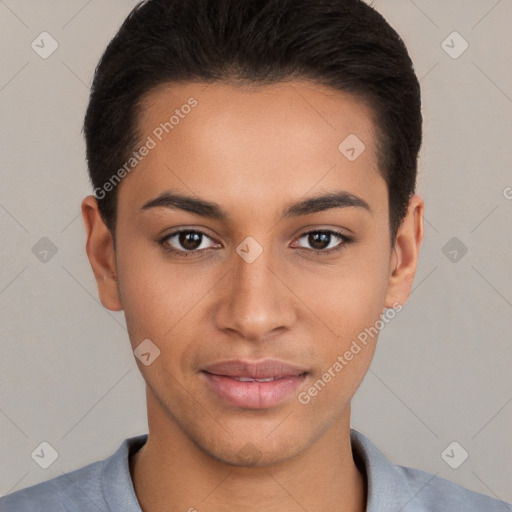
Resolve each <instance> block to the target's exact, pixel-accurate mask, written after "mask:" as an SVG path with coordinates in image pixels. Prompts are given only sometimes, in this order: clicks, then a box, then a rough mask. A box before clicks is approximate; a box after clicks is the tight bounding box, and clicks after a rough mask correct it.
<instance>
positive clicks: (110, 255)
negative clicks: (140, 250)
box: [82, 196, 123, 311]
mask: <svg viewBox="0 0 512 512" xmlns="http://www.w3.org/2000/svg"><path fill="white" fill-rule="evenodd" d="M82 218H83V221H84V225H85V230H86V233H87V244H86V252H87V257H88V258H89V262H90V264H91V267H92V271H93V273H94V277H95V278H96V283H97V285H98V294H99V298H100V301H101V303H102V304H103V305H104V306H105V307H106V308H107V309H109V310H110V311H121V310H122V309H123V305H122V303H121V297H120V293H119V288H118V286H117V279H118V277H117V271H116V260H115V252H114V242H113V239H112V234H111V232H110V230H109V229H108V228H107V226H106V225H105V223H104V222H103V218H102V217H101V214H100V211H99V209H98V202H97V200H96V198H95V197H94V196H87V197H86V198H85V199H84V200H83V201H82Z"/></svg>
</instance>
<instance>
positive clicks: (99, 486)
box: [0, 434, 147, 512]
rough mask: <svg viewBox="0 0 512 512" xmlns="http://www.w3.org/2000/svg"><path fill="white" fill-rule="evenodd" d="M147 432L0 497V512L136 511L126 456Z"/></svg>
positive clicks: (141, 443) (142, 441)
mask: <svg viewBox="0 0 512 512" xmlns="http://www.w3.org/2000/svg"><path fill="white" fill-rule="evenodd" d="M146 440H147V434H142V435H139V436H136V437H131V438H128V439H125V440H124V441H123V442H122V443H121V445H120V446H119V448H118V449H117V451H115V452H114V453H112V454H111V455H110V456H109V457H107V458H106V459H104V460H100V461H96V462H93V463H91V464H88V465H87V466H84V467H82V468H79V469H76V470H74V471H71V472H68V473H63V474H62V475H60V476H58V477H55V478H52V479H51V480H47V481H46V482H41V483H39V484H36V485H33V486H31V487H27V488H25V489H21V490H19V491H16V492H13V493H11V494H8V495H7V496H4V497H3V498H0V512H50V511H51V512H109V511H110V510H123V511H124V512H140V508H139V506H138V502H137V498H136V496H135V491H134V489H133V484H132V481H131V476H130V469H129V457H130V455H131V454H132V453H134V452H135V451H136V450H137V449H139V448H140V447H141V446H142V445H143V444H144V443H145V442H146Z"/></svg>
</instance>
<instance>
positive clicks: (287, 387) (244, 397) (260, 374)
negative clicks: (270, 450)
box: [201, 359, 309, 409]
mask: <svg viewBox="0 0 512 512" xmlns="http://www.w3.org/2000/svg"><path fill="white" fill-rule="evenodd" d="M201 374H202V375H204V378H205V381H206V383H207V385H208V388H209V390H210V391H213V393H214V394H215V395H216V398H217V399H220V400H221V401H222V402H224V403H226V404H229V405H232V406H233V405H234V406H236V407H240V408H244V409H265V408H269V407H273V406H276V405H279V404H281V403H282V402H284V401H285V400H286V399H287V398H289V397H290V396H292V395H294V394H295V393H296V392H297V390H298V388H300V387H301V386H302V384H303V383H304V381H305V380H306V377H307V375H308V374H309V371H308V370H307V369H305V368H301V367H298V366H295V365H291V364H289V363H285V362H283V361H279V360H275V359H265V360H263V361H253V362H251V361H241V360H233V361H224V362H221V363H217V364H214V365H210V366H207V367H206V368H205V369H203V370H202V372H201Z"/></svg>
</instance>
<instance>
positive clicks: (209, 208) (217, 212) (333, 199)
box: [141, 190, 373, 221]
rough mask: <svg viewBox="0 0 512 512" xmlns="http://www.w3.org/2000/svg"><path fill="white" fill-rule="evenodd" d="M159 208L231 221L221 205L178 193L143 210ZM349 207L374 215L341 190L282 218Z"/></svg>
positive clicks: (286, 211) (303, 204) (297, 206)
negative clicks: (361, 209)
mask: <svg viewBox="0 0 512 512" xmlns="http://www.w3.org/2000/svg"><path fill="white" fill-rule="evenodd" d="M159 207H162V208H169V209H173V210H175V209H179V210H184V211H186V212H189V213H193V214H195V215H199V216H201V217H208V218H211V219H215V220H219V221H227V220H228V219H229V213H228V212H227V211H226V210H225V209H224V208H223V207H222V206H221V205H219V204H217V203H214V202H211V201H206V200H205V199H198V198H195V197H190V196H186V195H183V194H179V193H177V192H165V193H163V194H161V195H160V196H158V197H156V198H155V199H152V200H150V201H148V202H147V203H145V204H144V206H142V208H141V210H148V209H150V208H159ZM348 207H358V208H363V209H365V210H367V211H368V212H369V213H370V214H373V212H372V210H371V208H370V206H369V205H368V203H367V202H366V201H365V200H364V199H361V198H360V197H358V196H356V195H354V194H351V193H350V192H346V191H344V190H341V191H338V192H331V193H329V194H324V195H320V196H316V197H310V198H308V199H304V200H303V201H299V202H296V203H293V204H291V205H288V206H287V207H286V208H285V209H284V211H283V213H282V217H283V218H290V217H299V216H301V215H310V214H312V213H318V212H322V211H324V210H330V209H332V208H348Z"/></svg>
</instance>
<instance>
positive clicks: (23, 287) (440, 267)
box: [0, 0, 512, 502]
mask: <svg viewBox="0 0 512 512" xmlns="http://www.w3.org/2000/svg"><path fill="white" fill-rule="evenodd" d="M135 4H136V2H135V1H134V0H130V1H128V0H124V1H121V0H108V1H100V0H89V1H85V0H73V1H70V0H52V1H50V0H47V1H41V0H4V1H3V2H2V1H0V37H1V48H2V51H1V66H0V108H1V111H0V116H1V117H0V119H1V127H0V130H1V132H0V140H1V145H2V146H1V165H0V183H1V185H0V225H1V231H0V241H1V244H0V261H1V267H0V312H1V322H0V338H1V357H0V386H1V388H0V390H1V394H0V453H1V455H2V456H1V457H0V494H7V493H9V492H12V491H14V490H18V489H21V488H24V487H27V486H29V485H32V484H35V483H37V482H40V481H43V480H47V479H49V478H51V477H54V476H57V475H60V474H62V473H63V472H66V471H70V470H72V469H75V468H78V467H81V466H83V465H85V464H87V463H89V462H92V461H95V460H98V459H102V458H104V457H106V456H108V455H109V454H110V453H112V452H113V451H114V450H115V449H116V448H117V447H118V446H119V444H120V442H121V441H122V439H124V438H125V437H129V436H133V435H136V434H139V433H142V432H145V431H146V429H147V423H146V413H145V396H144V383H143V380H142V377H141V376H140V374H139V372H138V369H137V366H136V363H135V359H134V358H133V355H132V353H131V350H130V343H129V340H128V336H127V332H126V327H125V321H124V317H123V313H122V312H121V313H117V314H114V313H111V312H109V311H107V310H105V309H104V308H103V307H102V306H101V304H100V303H99V302H98V299H97V290H96V284H95V281H94V278H93V274H92V271H91V269H90V267H89V263H88V260H87V258H86V254H85V231H84V228H83V224H82V219H81V216H80V202H81V200H82V198H83V197H84V196H86V195H88V194H90V193H91V189H90V187H89V184H88V179H87V175H86V165H85V160H84V143H83V140H82V135H81V133H80V130H81V124H82V120H83V115H84V112H85V108H86V105H87V100H88V93H89V86H90V83H91V79H92V76H93V71H94V68H95V66H96V64H97V61H98V59H99V57H100V55H101V53H102V52H103V50H104V48H105V46H106V44H107V43H108V41H109V40H110V39H111V37H112V36H113V35H114V33H115V31H116V30H117V28H118V27H119V25H120V23H121V22H122V21H123V20H124V18H125V16H126V15H127V14H128V12H129V11H130V10H131V8H132V7H133V6H134V5H135ZM374 5H375V7H376V8H377V9H378V10H379V11H380V12H382V13H383V14H384V15H385V16H386V18H387V19H388V20H389V21H390V23H391V24H392V25H393V26H394V27H395V28H396V29H397V30H398V32H399V33H400V34H401V35H402V37H403V38H404V40H405V42H406V44H407V45H408V48H409V50H410V53H411V56H412V58H413V60H414V62H415V66H416V70H417V73H418V76H419V77H420V78H421V84H422V88H423V104H424V118H425V125H424V128H425V138H424V146H423V149H422V152H421V159H420V177H419V189H418V192H419V193H420V194H421V195H422V197H423V198H424V199H425V202H426V213H425V241H424V245H423V248H422V253H421V258H420V264H419V269H418V273H417V277H416V281H415V287H414V291H413V293H412V295H411V297H410V300H409V302H408V303H407V305H406V306H405V307H404V309H403V310H402V312H401V313H400V314H399V315H398V316H397V318H396V319H395V320H393V322H392V323H391V324H389V325H388V326H386V327H385V328H384V330H383V331H382V333H381V336H380V339H379V343H378V349H377V353H376V355H375V358H374V360H373V363H372V366H371V369H370V371H369V373H368V375H367V377H366V379H365V381H364V383H363V384H362V385H361V387H360V388H359V390H358V392H357V394H356V396H355V399H354V402H353V426H354V427H355V428H357V429H358V430H360V431H362V432H363V433H365V434H366V435H367V436H368V437H370V439H372V440H373V441H374V442H375V443H376V444H377V446H379V447H380V448H381V450H383V452H384V453H385V454H386V455H387V456H389V457H390V458H391V459H392V460H394V461H395V462H397V463H400V464H404V465H407V466H413V467H416V468H420V469H423V470H426V471H429V472H431V473H434V474H436V475H439V476H442V477H445V478H448V479H450V480H453V481H455V482H458V483H460V484H462V485H464V486H466V487H468V488H470V489H473V490H475V491H478V492H482V493H485V494H489V495H491V496H496V497H499V498H501V499H503V500H505V501H508V502H512V485H511V484H512V438H511V432H512V376H511V372H510V367H511V363H512V342H511V334H510V333H511V331H512V291H511V290H512V271H511V261H512V230H511V225H512V222H511V221H512V199H510V198H511V197H512V188H508V187H512V171H511V157H510V145H511V142H512V122H511V120H512V99H511V98H512V70H511V66H510V62H511V56H512V55H511V54H512V51H511V50H512V48H511V46H512V45H511V34H510V19H512V2H511V1H510V0H501V1H496V0H472V1H468V0H450V1H445V0H435V1H426V0H415V1H414V2H413V1H412V0H377V1H375V2H374ZM43 31H47V32H49V33H50V34H51V35H52V36H53V37H54V38H55V39H56V40H57V41H58V44H59V48H58V49H57V51H56V52H55V53H54V54H53V55H51V56H50V57H49V58H48V59H46V60H44V59H42V58H41V57H39V55H38V54H36V53H35V52H34V51H33V50H32V48H31V43H32V41H33V40H34V39H36V37H37V36H38V35H39V34H40V33H41V32H43ZM453 31H457V32H459V33H460V34H461V36H462V37H463V38H464V39H465V40H466V41H467V42H468V43H469V48H468V49H467V51H466V52H465V53H463V54H462V55H461V56H460V57H459V58H457V59H453V58H452V57H450V56H449V55H448V54H447V53H446V52H445V51H444V49H443V47H442V44H441V43H442V41H444V40H445V39H446V38H447V36H448V35H449V34H451V33H452V32H453ZM447 44H449V45H451V46H454V49H455V50H457V49H460V48H461V46H460V41H457V40H454V42H453V43H452V42H451V39H448V41H447ZM452 51H453V50H452ZM397 100H398V101H399V100H400V99H399V98H397ZM507 196H508V198H509V199H507ZM43 237H47V238H48V239H50V240H51V241H52V242H53V244H55V246H56V248H57V253H56V254H55V255H54V256H53V257H50V256H51V253H50V254H49V255H48V257H47V259H48V261H46V262H44V261H41V260H40V258H43V256H44V255H41V254H39V255H37V254H34V253H33V250H32V249H33V247H34V246H35V245H36V244H37V243H38V241H39V240H40V239H41V238H43ZM452 237H457V238H458V239H459V240H460V243H462V244H464V246H466V247H467V249H468V252H467V254H465V255H464V256H462V253H461V251H460V247H459V248H458V249H457V248H456V247H452V246H450V245H449V246H448V247H447V248H445V249H444V252H443V247H445V245H446V244H447V242H448V241H449V240H450V239H452ZM453 250H457V251H458V252H457V258H458V259H457V261H455V262H454V261H451V260H450V259H449V257H447V256H446V255H445V253H447V254H448V256H450V257H453V256H455V253H453V252H452V254H451V255H450V252H449V251H453ZM36 252H37V251H36ZM38 256H39V257H38ZM42 441H47V442H49V443H50V444H51V445H52V446H53V447H54V448H55V449H56V450H57V452H58V454H59V457H58V459H57V460H56V462H55V463H54V464H53V465H51V466H50V467H49V468H48V469H46V470H44V469H41V468H40V467H39V466H38V465H37V464H36V463H35V462H34V460H33V459H32V458H31V453H32V452H33V450H34V449H36V447H38V446H39V444H40V443H41V442H42ZM452 441H457V442H458V443H459V444H460V445H461V446H462V447H464V449H465V450H467V452H468V453H469V458H468V459H467V460H466V461H465V462H464V463H463V464H462V465H461V466H460V467H459V468H458V469H452V468H450V467H449V466H448V465H447V463H446V462H445V461H444V460H443V459H442V458H441V453H442V452H443V450H444V449H445V448H446V447H447V446H448V445H449V444H450V443H451V442H452ZM457 456H458V455H457Z"/></svg>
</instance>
